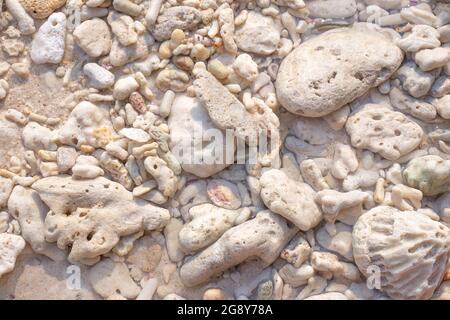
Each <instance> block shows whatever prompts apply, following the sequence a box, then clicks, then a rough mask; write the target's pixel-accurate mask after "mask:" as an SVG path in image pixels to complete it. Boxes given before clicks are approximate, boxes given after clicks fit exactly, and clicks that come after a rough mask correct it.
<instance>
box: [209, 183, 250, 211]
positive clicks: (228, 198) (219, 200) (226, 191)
mask: <svg viewBox="0 0 450 320" xmlns="http://www.w3.org/2000/svg"><path fill="white" fill-rule="evenodd" d="M206 190H207V193H208V197H209V199H210V200H211V201H212V202H213V203H214V204H215V205H216V206H219V207H222V208H225V209H237V208H239V207H240V206H241V197H240V195H239V190H238V188H237V186H236V185H235V184H233V183H231V182H229V181H227V180H223V179H214V180H211V181H209V182H208V185H207V189H206Z"/></svg>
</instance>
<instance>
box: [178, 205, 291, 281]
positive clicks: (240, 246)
mask: <svg viewBox="0 0 450 320" xmlns="http://www.w3.org/2000/svg"><path fill="white" fill-rule="evenodd" d="M295 232H296V228H293V227H289V226H288V225H287V223H286V220H284V219H283V218H282V217H280V216H277V215H275V214H274V213H271V212H269V211H264V212H259V213H258V214H257V215H256V217H255V218H254V219H251V220H249V221H247V222H244V223H242V224H240V225H239V226H236V227H234V228H231V229H230V230H228V231H227V232H225V233H224V234H223V235H222V237H220V238H219V240H217V241H216V242H215V243H214V244H213V245H211V246H210V247H208V248H206V249H205V250H204V251H202V252H200V253H199V254H197V255H195V256H194V257H192V259H190V260H188V261H187V262H186V263H185V264H184V265H183V266H182V267H181V269H180V277H181V280H182V281H183V283H184V284H185V285H187V286H195V285H198V284H201V283H202V282H205V281H208V280H209V279H210V278H212V277H214V276H216V275H218V274H220V273H221V272H223V271H225V270H227V269H229V268H231V267H233V266H235V265H237V264H239V263H241V262H243V261H245V260H247V259H248V258H253V257H255V258H259V260H260V261H261V262H262V264H263V265H270V264H271V263H272V262H273V261H274V260H275V259H276V258H277V257H278V255H279V253H280V251H281V250H282V248H283V247H284V246H285V245H286V244H287V242H288V241H289V240H290V239H291V238H292V236H293V235H294V234H295Z"/></svg>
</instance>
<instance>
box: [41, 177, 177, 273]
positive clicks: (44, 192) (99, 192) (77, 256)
mask: <svg viewBox="0 0 450 320" xmlns="http://www.w3.org/2000/svg"><path fill="white" fill-rule="evenodd" d="M32 187H33V189H34V190H36V191H37V192H38V193H39V197H40V198H41V199H42V201H44V203H45V204H47V206H48V207H49V208H50V211H49V213H48V214H47V217H46V219H45V228H46V230H45V238H46V240H47V241H49V242H56V244H57V245H58V247H59V248H61V249H65V250H69V252H70V253H69V257H68V258H69V260H70V261H77V262H82V263H86V264H92V263H95V262H97V261H98V260H99V259H100V255H102V254H105V253H108V252H109V251H110V250H111V249H112V248H113V247H114V246H115V245H116V244H117V243H118V242H119V240H120V237H122V236H127V235H130V234H133V233H136V232H138V231H140V230H147V231H150V230H155V229H160V228H162V227H164V226H165V225H166V224H167V222H168V221H169V212H168V211H167V210H166V209H163V208H158V207H155V206H153V205H151V204H149V203H148V202H145V201H143V200H133V196H132V194H131V193H130V192H128V191H127V190H125V188H124V187H122V186H121V185H120V184H118V183H115V182H113V181H110V180H108V179H105V178H102V177H99V178H96V179H93V180H72V178H71V177H70V176H57V177H49V178H45V179H41V180H38V181H37V182H35V183H34V184H33V186H32Z"/></svg>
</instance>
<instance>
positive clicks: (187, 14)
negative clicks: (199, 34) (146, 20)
mask: <svg viewBox="0 0 450 320" xmlns="http://www.w3.org/2000/svg"><path fill="white" fill-rule="evenodd" d="M200 20H201V15H200V12H199V11H198V10H197V9H195V8H192V7H188V6H178V7H171V8H168V9H165V10H164V11H163V12H162V14H160V15H159V16H158V19H157V20H156V24H155V26H154V28H152V34H153V36H154V37H155V39H156V40H158V41H163V40H167V39H169V38H170V35H171V34H172V31H173V30H175V29H181V30H192V29H193V28H195V27H196V26H197V25H198V24H199V22H200Z"/></svg>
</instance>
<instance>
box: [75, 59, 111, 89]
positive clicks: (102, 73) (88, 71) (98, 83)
mask: <svg viewBox="0 0 450 320" xmlns="http://www.w3.org/2000/svg"><path fill="white" fill-rule="evenodd" d="M83 71H84V74H85V75H86V76H87V77H88V78H89V85H90V86H91V87H93V88H95V89H106V88H110V87H112V86H113V84H114V80H115V77H114V74H113V73H112V72H110V71H108V70H106V69H105V68H103V67H101V66H99V65H98V64H96V63H92V62H91V63H86V64H85V65H84V67H83Z"/></svg>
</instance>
